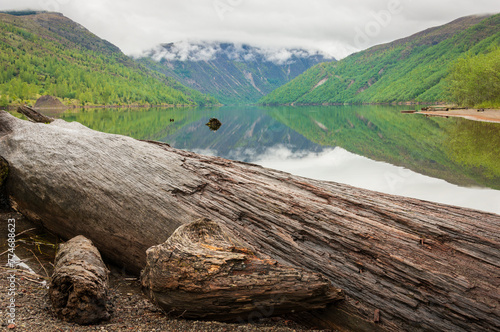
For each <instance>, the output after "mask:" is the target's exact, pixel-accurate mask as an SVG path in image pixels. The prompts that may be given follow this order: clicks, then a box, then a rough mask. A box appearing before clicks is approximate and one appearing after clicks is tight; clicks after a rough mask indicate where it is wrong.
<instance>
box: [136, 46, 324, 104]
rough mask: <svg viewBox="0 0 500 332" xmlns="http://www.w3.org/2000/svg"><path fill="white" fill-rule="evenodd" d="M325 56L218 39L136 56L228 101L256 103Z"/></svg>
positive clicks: (188, 83) (159, 49)
mask: <svg viewBox="0 0 500 332" xmlns="http://www.w3.org/2000/svg"><path fill="white" fill-rule="evenodd" d="M325 60H326V59H325V58H324V57H323V56H322V55H321V54H319V53H314V52H309V51H306V50H302V49H266V48H259V47H252V46H249V45H237V44H232V43H219V42H197V43H194V42H180V43H170V44H162V45H159V46H157V47H155V48H153V49H151V50H148V51H145V52H144V53H143V54H142V55H141V56H139V57H138V58H137V61H138V62H139V63H141V64H143V65H145V66H147V67H149V68H151V69H153V70H156V71H158V72H160V73H163V74H165V75H167V76H169V77H173V78H175V79H176V80H178V81H179V82H181V83H182V84H184V85H186V86H188V87H190V88H193V89H196V90H198V91H201V92H203V93H207V94H210V95H212V96H214V97H216V98H217V99H218V100H219V101H221V102H222V103H224V104H237V103H254V102H256V101H258V100H259V99H260V98H261V97H262V96H264V95H266V94H268V93H269V92H271V91H272V90H274V89H276V88H278V87H280V86H281V85H283V84H285V83H287V82H289V81H290V80H291V79H293V78H295V77H296V76H298V75H299V74H301V73H302V72H304V71H305V70H307V69H309V68H310V67H312V66H313V65H316V64H318V63H320V62H323V61H325Z"/></svg>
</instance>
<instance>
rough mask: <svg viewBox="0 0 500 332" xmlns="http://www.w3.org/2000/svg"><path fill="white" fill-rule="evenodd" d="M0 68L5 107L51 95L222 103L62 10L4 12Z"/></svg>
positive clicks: (99, 100)
mask: <svg viewBox="0 0 500 332" xmlns="http://www.w3.org/2000/svg"><path fill="white" fill-rule="evenodd" d="M0 68H2V71H1V72H0V95H1V97H0V104H3V105H0V106H6V105H7V104H10V103H14V104H22V103H33V101H34V100H35V99H37V98H38V97H39V96H40V95H46V94H49V95H53V96H56V97H59V98H61V99H63V100H64V101H65V103H66V104H78V105H88V104H94V105H95V104H98V105H117V104H122V105H123V104H156V105H159V104H169V105H194V104H199V105H202V104H214V103H217V101H216V100H215V99H214V98H212V97H209V96H206V95H203V94H202V93H200V92H198V91H195V90H193V89H189V88H187V87H185V86H183V85H181V84H180V83H178V82H177V81H175V80H174V79H172V78H170V77H166V76H165V75H162V74H160V73H157V72H154V71H151V70H150V69H147V68H146V67H144V66H142V65H140V64H138V63H137V62H135V61H134V60H132V59H131V58H129V57H127V56H126V55H124V54H123V53H122V52H121V51H120V49H119V48H118V47H116V46H114V45H113V44H111V43H109V42H107V41H105V40H102V39H101V38H99V37H97V36H96V35H94V34H93V33H91V32H90V31H88V30H87V29H85V28H84V27H83V26H81V25H79V24H78V23H75V22H73V21H72V20H70V19H68V18H66V17H65V16H63V15H62V14H59V13H50V12H36V11H24V12H2V13H0Z"/></svg>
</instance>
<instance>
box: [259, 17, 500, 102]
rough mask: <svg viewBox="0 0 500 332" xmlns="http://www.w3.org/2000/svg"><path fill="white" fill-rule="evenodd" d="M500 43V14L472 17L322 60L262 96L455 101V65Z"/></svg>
mask: <svg viewBox="0 0 500 332" xmlns="http://www.w3.org/2000/svg"><path fill="white" fill-rule="evenodd" d="M499 43H500V15H493V16H469V17H463V18H460V19H457V20H455V21H453V22H451V23H448V24H446V25H443V26H439V27H435V28H430V29H427V30H425V31H422V32H420V33H417V34H415V35H412V36H410V37H407V38H404V39H400V40H396V41H394V42H392V43H388V44H384V45H378V46H374V47H372V48H370V49H368V50H365V51H362V52H359V53H356V54H352V55H350V56H348V57H347V58H345V59H342V60H341V61H338V62H335V63H321V64H318V65H316V66H314V67H312V68H311V69H309V70H307V71H306V72H304V73H303V74H302V75H300V76H298V77H297V78H295V79H294V80H292V81H291V82H290V83H288V84H286V85H284V86H282V87H280V88H278V89H276V90H275V91H273V92H271V93H270V94H268V95H267V96H265V97H264V98H262V99H261V100H260V102H261V103H263V104H324V103H328V104H335V103H383V102H404V101H420V102H435V101H443V100H447V99H449V95H448V92H447V87H446V80H445V78H446V77H447V76H448V74H449V68H450V65H452V64H453V63H454V61H455V60H457V59H458V58H462V57H464V56H466V55H475V54H480V53H486V52H488V51H490V50H492V49H494V48H495V47H497V46H498V45H499Z"/></svg>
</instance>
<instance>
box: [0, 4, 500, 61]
mask: <svg viewBox="0 0 500 332" xmlns="http://www.w3.org/2000/svg"><path fill="white" fill-rule="evenodd" d="M26 8H32V9H38V10H48V11H58V12H62V13H63V14H64V15H66V16H68V17H69V18H71V19H73V20H75V21H76V22H78V23H80V24H82V25H83V26H85V27H86V28H88V29H89V30H90V31H92V32H94V33H95V34H97V35H98V36H100V37H101V38H103V39H106V40H108V41H110V42H112V43H113V44H115V45H117V46H118V47H120V48H121V49H122V50H123V51H124V52H125V53H126V54H129V55H133V54H141V53H142V52H143V51H144V50H147V49H151V48H153V47H155V46H156V45H159V44H161V43H166V42H170V41H185V40H203V41H210V42H214V41H227V42H232V43H240V44H249V45H253V46H259V47H262V48H273V49H294V48H301V49H307V50H309V51H311V52H314V51H317V50H320V51H322V52H323V53H326V54H329V55H331V56H334V57H335V58H342V57H345V56H346V55H348V54H350V53H352V52H355V51H357V50H359V49H360V48H365V47H370V46H372V45H376V44H380V43H384V42H390V41H392V40H395V39H398V38H403V37H407V36H409V35H411V34H413V33H417V32H419V31H422V30H425V29H427V28H429V27H432V26H437V25H441V24H445V23H447V22H450V21H452V20H454V19H456V18H459V17H461V16H467V15H472V14H480V13H498V12H500V2H499V1H498V0H476V1H472V2H471V1H466V0H453V1H452V0H442V1H430V0H421V1H413V0H358V1H351V2H346V1H340V0H309V1H303V0H288V1H284V0H282V1H279V0H273V1H269V0H266V1H264V0H208V1H207V0H183V1H177V0H175V1H174V0H142V1H135V0H120V1H116V0H108V1H102V0H86V1H83V2H82V1H76V0H43V1H41V0H4V1H1V3H0V10H8V9H26ZM391 8H397V10H392V11H391ZM387 12H389V14H390V15H389V16H386V15H385V14H387ZM380 14H382V16H380ZM381 17H382V19H381ZM367 29H368V31H369V36H368V38H366V40H365V41H364V42H363V43H359V42H358V43H357V42H356V40H357V39H359V38H357V34H358V31H367ZM180 54H181V53H179V56H181V55H180ZM188 54H189V52H188ZM187 56H189V55H187ZM200 56H203V57H210V53H209V54H201V55H200ZM249 56H250V55H249ZM280 56H281V57H277V58H276V59H277V61H279V59H285V53H284V52H283V53H280ZM283 61H286V60H283Z"/></svg>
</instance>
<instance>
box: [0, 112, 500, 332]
mask: <svg viewBox="0 0 500 332" xmlns="http://www.w3.org/2000/svg"><path fill="white" fill-rule="evenodd" d="M0 155H1V156H2V157H4V158H5V159H6V160H7V161H8V162H9V164H10V174H9V179H8V181H7V185H6V186H7V191H8V193H9V197H10V201H11V203H12V205H13V206H14V207H15V208H16V209H17V210H18V211H20V212H22V213H23V214H24V215H26V216H27V217H30V218H31V219H34V220H38V221H40V222H41V223H43V225H44V226H45V227H46V228H48V229H49V230H51V231H53V232H55V233H57V234H59V235H60V236H62V237H65V238H71V237H72V236H75V235H77V234H83V235H85V236H87V237H88V238H90V239H92V241H93V242H94V244H95V245H96V246H97V247H98V248H99V250H100V251H101V253H102V254H103V255H105V256H107V257H109V258H110V259H112V260H114V261H115V262H118V263H121V264H124V265H126V266H128V267H129V268H131V269H133V270H134V271H136V272H138V271H139V270H140V269H141V268H143V267H144V266H145V263H146V254H145V252H146V250H147V248H149V247H151V246H153V245H157V244H160V243H163V242H165V241H166V240H167V239H168V237H169V236H170V235H171V234H172V233H173V232H174V231H175V230H176V229H177V228H178V227H179V226H181V225H183V224H187V223H189V222H192V221H194V220H196V219H198V218H200V217H206V218H209V219H211V220H214V221H216V222H217V223H219V224H221V225H223V226H224V227H225V228H226V229H227V230H228V232H230V233H231V234H232V235H233V236H234V237H236V238H238V239H239V240H241V241H242V242H245V243H246V244H248V246H249V248H251V250H253V251H255V252H257V253H263V254H265V255H268V256H270V257H271V258H272V259H275V260H277V261H279V262H280V263H282V264H285V265H290V266H295V267H300V268H306V269H308V270H310V271H313V272H318V273H321V274H323V275H324V276H326V277H327V278H328V279H329V280H330V281H331V282H332V283H333V285H334V286H335V287H337V288H341V289H342V290H344V291H345V294H346V301H344V302H343V304H342V305H341V307H340V310H339V309H335V308H330V309H326V310H322V311H319V312H317V315H316V316H315V318H314V319H315V320H317V321H318V320H321V321H323V323H324V325H327V326H330V327H338V328H342V327H343V326H344V325H345V326H349V324H350V323H349V322H352V321H359V322H362V324H361V323H356V326H357V327H359V330H360V329H362V326H367V327H366V329H365V330H375V329H380V330H386V331H401V330H415V331H424V330H453V331H485V330H498V329H500V278H499V275H500V216H498V215H496V214H491V213H485V212H479V211H475V210H470V209H465V208H459V207H454V206H447V205H443V204H437V203H431V202H426V201H422V200H417V199H411V198H404V197H399V196H393V195H387V194H382V193H378V192H373V191H369V190H363V189H358V188H354V187H351V186H347V185H344V184H338V183H333V182H324V181H316V180H311V179H306V178H302V177H298V176H293V175H290V174H287V173H283V172H279V171H275V170H271V169H265V168H262V167H259V166H256V165H251V164H246V163H241V162H234V161H229V160H225V159H221V158H216V157H207V156H201V155H197V154H194V153H190V152H186V151H181V150H176V149H174V148H171V147H168V146H167V145H162V144H151V143H148V142H141V141H137V140H134V139H132V138H128V137H123V136H118V135H110V134H104V133H99V132H95V131H92V130H90V129H88V128H86V127H84V126H82V125H80V124H78V123H66V122H64V121H61V120H56V121H54V122H53V123H52V124H50V125H48V124H39V123H30V122H27V121H22V120H19V119H16V118H14V117H12V116H10V115H9V114H7V113H5V112H0ZM375 310H378V313H379V322H377V323H375V322H373V321H374V314H375ZM338 322H340V323H338ZM344 322H345V323H344ZM339 324H340V326H339Z"/></svg>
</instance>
